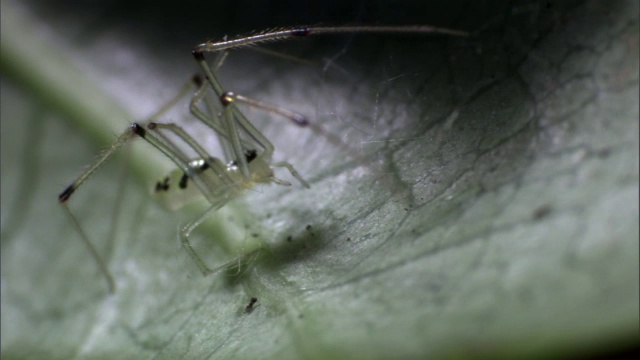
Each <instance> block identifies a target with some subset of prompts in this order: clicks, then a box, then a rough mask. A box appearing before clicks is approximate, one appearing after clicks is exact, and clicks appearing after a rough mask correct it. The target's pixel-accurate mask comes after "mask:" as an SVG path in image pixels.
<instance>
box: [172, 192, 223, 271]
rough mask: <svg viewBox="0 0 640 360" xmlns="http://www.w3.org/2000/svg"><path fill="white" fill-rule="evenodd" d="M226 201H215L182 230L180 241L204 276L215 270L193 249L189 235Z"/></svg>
mask: <svg viewBox="0 0 640 360" xmlns="http://www.w3.org/2000/svg"><path fill="white" fill-rule="evenodd" d="M226 203H227V199H223V200H220V201H217V202H215V203H213V204H212V205H211V206H210V207H209V208H208V209H207V210H205V212H204V213H202V214H201V215H200V216H198V217H197V218H196V219H195V220H193V221H192V222H190V223H189V224H187V225H186V226H185V227H184V228H182V230H181V231H180V241H181V243H182V246H183V247H184V249H185V250H186V251H187V254H189V256H190V257H191V259H192V260H193V262H194V263H196V266H197V267H198V269H199V270H200V272H202V275H204V276H207V275H210V274H212V273H213V272H214V270H211V269H209V267H207V265H206V264H205V263H204V261H202V259H201V258H200V256H199V255H198V253H196V251H195V250H194V249H193V247H192V246H191V243H190V242H189V235H190V234H191V232H192V231H193V230H194V229H195V228H197V227H198V226H200V224H202V223H203V222H204V221H205V220H206V219H207V218H208V217H209V216H210V215H211V214H212V213H214V212H215V211H216V210H218V209H220V208H221V207H222V206H224V204H226Z"/></svg>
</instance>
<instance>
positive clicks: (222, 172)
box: [147, 122, 233, 186]
mask: <svg viewBox="0 0 640 360" xmlns="http://www.w3.org/2000/svg"><path fill="white" fill-rule="evenodd" d="M147 128H149V129H151V130H155V129H165V130H167V131H171V132H172V133H174V134H175V135H176V136H178V137H179V138H180V139H182V141H184V142H185V143H186V144H187V145H189V147H191V148H192V149H193V150H195V151H196V153H197V154H198V155H199V156H200V157H201V158H202V159H203V160H204V161H205V162H206V163H207V165H208V166H209V167H210V168H211V169H212V170H213V172H214V173H215V174H216V175H217V177H218V178H219V179H220V180H222V182H223V183H224V184H225V185H227V186H230V185H231V184H232V183H233V180H232V179H231V178H230V177H229V175H228V174H227V171H226V169H225V168H224V167H222V166H221V165H220V164H219V162H216V161H214V160H213V158H211V157H210V156H209V154H208V153H207V151H206V150H205V149H204V148H203V147H202V146H200V144H198V142H197V141H196V140H195V139H194V138H193V137H191V135H189V134H188V133H187V132H186V131H184V129H182V128H181V127H180V126H178V125H176V124H172V123H169V124H160V123H154V122H152V123H149V124H148V125H147Z"/></svg>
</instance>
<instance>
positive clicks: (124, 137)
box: [58, 79, 193, 293]
mask: <svg viewBox="0 0 640 360" xmlns="http://www.w3.org/2000/svg"><path fill="white" fill-rule="evenodd" d="M192 82H193V79H192V80H190V81H189V82H187V83H186V84H185V85H183V86H182V87H181V89H180V90H179V91H178V93H177V94H176V96H174V97H173V98H172V99H170V100H169V101H168V102H167V103H166V104H165V105H164V106H162V107H161V108H160V109H159V110H158V111H157V112H156V113H154V114H153V115H151V116H150V118H149V119H150V120H151V119H155V118H157V117H159V116H161V115H162V114H163V113H165V112H166V111H167V110H169V109H170V108H171V107H173V106H174V105H175V104H176V103H177V102H178V101H179V100H180V99H181V98H182V97H184V96H185V95H187V94H188V93H189V92H190V91H191V88H192V85H191V84H192ZM140 132H143V133H144V132H146V131H144V128H142V126H141V125H138V124H133V125H132V126H130V127H128V128H127V129H126V130H125V131H123V132H122V134H120V135H119V136H118V137H117V138H116V140H115V141H114V143H113V144H111V146H110V147H109V148H107V149H106V150H104V151H103V152H102V153H101V154H100V155H99V156H98V158H97V159H96V160H95V161H94V162H93V163H92V164H91V166H89V168H87V169H86V170H85V171H84V172H82V174H80V176H78V178H77V179H76V180H74V181H73V182H72V183H71V184H70V185H69V186H67V187H66V188H65V189H64V190H63V191H62V192H61V193H60V194H59V195H58V202H59V203H60V205H61V206H62V208H63V210H64V212H65V213H66V214H67V216H68V217H69V218H70V220H71V223H72V225H73V227H74V228H75V229H76V231H77V232H78V234H79V235H80V238H81V240H82V242H83V243H84V244H85V245H86V246H87V249H88V250H89V253H90V255H91V257H92V258H93V259H94V261H95V262H96V264H98V268H99V270H100V272H101V273H102V275H103V276H104V278H105V279H106V281H107V285H108V288H109V292H111V293H113V292H114V291H115V281H114V279H113V276H112V275H111V273H110V272H109V270H108V268H107V266H106V263H105V262H104V261H103V260H102V258H101V257H100V256H99V255H98V251H97V249H96V247H95V246H94V245H93V243H92V242H91V240H90V239H89V236H88V235H87V233H86V232H85V231H84V229H83V228H82V226H81V225H80V223H79V222H78V220H77V219H76V217H75V216H74V215H73V213H72V212H71V209H70V208H69V205H68V201H69V199H70V198H71V196H72V195H73V194H74V193H75V192H76V190H78V189H79V188H80V187H81V186H82V184H84V182H85V181H87V180H88V179H89V178H90V177H91V176H92V175H93V174H94V173H95V171H96V170H97V169H98V168H100V167H101V166H102V165H103V164H104V163H105V162H106V161H107V160H108V159H109V158H111V156H113V154H115V153H116V152H117V151H118V150H119V149H120V148H121V147H122V146H123V145H125V144H126V143H128V142H129V141H130V140H131V139H133V138H135V137H136V135H140ZM174 153H175V152H174ZM176 157H177V158H180V156H178V155H176Z"/></svg>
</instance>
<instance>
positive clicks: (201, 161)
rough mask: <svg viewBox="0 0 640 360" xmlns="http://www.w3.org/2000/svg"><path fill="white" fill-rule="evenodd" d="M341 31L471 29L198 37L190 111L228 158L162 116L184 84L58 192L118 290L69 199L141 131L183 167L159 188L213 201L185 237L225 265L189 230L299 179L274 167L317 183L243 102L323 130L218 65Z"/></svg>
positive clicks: (424, 30) (427, 30)
mask: <svg viewBox="0 0 640 360" xmlns="http://www.w3.org/2000/svg"><path fill="white" fill-rule="evenodd" d="M339 33H402V34H410V33H416V34H446V35H452V36H468V33H466V32H464V31H459V30H453V29H446V28H439V27H433V26H421V25H417V26H333V27H329V26H311V27H296V28H291V29H278V30H270V31H265V32H262V33H258V34H255V35H251V36H245V37H238V38H234V39H231V40H226V39H225V40H224V41H220V42H206V43H202V44H200V45H197V46H196V47H195V48H194V50H193V55H194V57H195V59H196V61H197V62H198V64H199V65H200V67H201V69H202V72H203V74H204V76H205V81H202V79H201V78H200V77H199V76H195V77H194V78H193V79H192V80H193V83H195V84H196V85H197V87H198V89H197V91H196V92H195V94H194V95H193V97H192V99H191V104H190V111H191V113H192V114H193V115H194V116H195V117H196V118H197V119H199V120H200V121H201V122H202V123H204V124H205V125H207V126H208V127H209V128H211V129H212V130H213V132H214V133H215V134H216V135H217V136H218V138H219V142H220V144H221V147H222V149H223V152H224V155H225V158H226V159H225V160H226V162H225V161H222V160H220V159H218V158H216V157H213V156H211V155H210V154H209V153H207V151H206V150H205V149H204V148H203V147H202V146H201V145H200V144H199V143H198V142H197V141H196V140H195V139H194V138H193V137H192V136H191V135H189V134H188V133H187V132H186V131H184V130H183V129H182V128H181V127H180V126H179V125H176V124H173V123H164V124H163V123H158V122H157V119H158V117H160V116H161V115H162V114H163V113H164V112H165V111H167V110H168V109H169V108H171V107H172V106H173V105H174V104H175V103H176V102H177V100H178V99H179V98H180V97H182V96H184V95H186V94H187V93H188V92H189V89H190V88H189V87H184V88H183V90H182V91H180V93H179V94H178V95H177V96H176V97H175V98H174V99H172V100H171V101H170V102H168V103H167V104H166V105H165V106H163V107H162V108H161V109H160V110H159V111H158V112H157V113H156V114H154V115H153V116H151V117H150V118H149V119H147V121H145V122H140V123H137V122H136V123H133V124H132V125H131V126H129V127H128V128H127V129H126V130H125V131H124V132H123V133H122V134H121V135H119V136H118V138H117V139H116V141H115V142H114V143H113V144H112V145H111V147H109V148H108V149H107V150H105V151H104V152H103V153H102V154H101V155H100V156H99V157H98V159H97V160H96V161H95V162H94V163H93V164H92V165H91V166H90V167H89V168H88V169H87V170H85V171H84V172H83V173H82V174H80V176H79V177H78V178H77V179H76V180H75V181H74V182H73V183H71V185H69V186H68V187H67V188H65V189H64V191H62V193H60V195H59V196H58V200H59V202H60V203H61V205H62V207H63V208H64V209H65V212H66V213H67V214H68V215H69V217H70V218H71V221H72V224H73V226H74V227H75V228H76V230H77V231H78V233H79V234H80V236H81V238H82V240H83V241H84V243H85V244H86V245H87V247H88V249H89V252H90V253H91V256H92V257H93V258H94V259H95V261H96V263H97V264H98V266H99V268H100V271H101V273H102V274H103V275H104V277H105V278H106V280H107V282H108V286H109V290H110V291H111V292H113V291H115V282H114V280H113V277H112V275H111V273H110V272H109V270H108V268H107V266H106V264H105V263H104V261H103V260H102V259H101V257H100V256H99V255H98V253H97V251H96V249H95V247H94V246H93V245H92V243H91V241H90V240H89V237H88V236H87V234H86V232H85V231H84V230H83V229H82V227H81V226H80V224H79V222H78V221H77V219H76V218H75V217H74V216H73V215H72V213H71V211H70V210H69V208H68V206H67V201H68V200H69V199H70V197H71V195H72V194H73V193H74V192H75V191H76V190H77V189H78V188H79V187H80V186H81V185H82V184H83V183H84V182H85V181H86V180H87V179H88V178H89V177H90V176H91V175H92V174H93V173H94V171H95V170H96V169H97V168H98V167H100V166H101V165H102V164H103V163H104V162H105V161H106V160H107V159H108V158H110V157H111V156H112V155H113V154H114V153H115V152H116V151H117V150H118V149H119V148H120V147H121V146H122V145H124V144H125V143H127V142H128V141H129V140H131V139H133V138H136V137H139V138H142V139H144V140H145V141H147V142H148V143H149V144H151V145H152V146H153V147H155V148H156V149H157V150H159V151H160V152H162V153H163V154H164V155H166V156H167V157H168V158H169V159H170V160H171V161H172V162H174V163H175V165H176V166H177V167H178V170H176V171H174V172H172V173H171V174H170V175H168V176H166V177H165V178H163V179H161V180H160V181H158V182H157V183H156V184H155V187H154V192H155V193H156V195H157V196H158V197H160V198H163V197H165V198H166V197H172V196H173V194H179V195H180V196H179V197H180V198H181V199H188V198H190V197H191V195H194V194H199V195H200V196H204V197H205V198H206V200H207V201H208V203H209V207H208V209H207V210H206V211H204V213H202V214H201V215H200V216H198V217H197V218H196V219H194V220H193V221H191V222H189V223H188V224H187V225H185V226H184V227H183V228H182V229H181V230H180V239H181V242H182V245H183V247H184V249H185V251H187V253H188V254H189V256H190V257H191V258H192V259H193V261H194V263H195V265H196V266H197V267H198V269H199V270H200V272H202V274H203V275H204V276H207V275H210V274H212V273H215V272H217V271H218V270H220V268H221V267H218V268H213V269H212V268H210V267H208V266H207V265H206V264H205V262H204V261H203V260H202V259H201V258H200V256H199V255H198V254H197V253H196V251H195V250H194V249H193V247H192V246H191V244H190V243H189V235H190V234H191V232H192V231H193V230H194V229H195V228H197V227H198V226H199V225H200V224H202V222H203V221H205V220H206V219H207V217H209V215H211V214H212V213H213V212H215V211H216V210H218V209H220V208H221V207H222V206H224V205H225V204H227V203H228V202H229V201H231V200H232V199H234V198H236V197H238V196H240V195H241V194H242V193H243V192H244V191H245V190H247V189H250V188H252V187H254V186H256V185H257V184H268V183H275V184H277V185H283V186H290V185H291V183H289V182H287V181H284V180H281V179H279V178H277V177H276V176H275V173H274V170H273V168H279V167H282V168H286V169H287V170H288V171H289V172H290V173H291V175H292V176H293V177H295V178H296V179H297V180H298V181H299V182H300V183H301V184H302V185H303V186H304V187H307V188H309V184H308V183H307V182H306V181H305V180H304V179H303V178H302V177H301V176H300V175H299V174H298V172H297V171H296V170H295V169H294V167H293V166H292V165H291V164H289V163H287V162H275V163H274V162H273V160H272V155H273V152H274V146H273V144H272V143H271V142H270V141H269V139H267V138H266V137H265V136H264V135H263V134H262V133H261V132H260V131H259V130H258V129H256V128H255V127H254V126H253V124H252V123H251V122H250V121H249V119H247V117H246V116H245V115H244V114H243V113H242V112H241V111H240V109H239V108H238V107H237V105H236V103H242V104H245V105H248V106H250V107H254V108H257V109H262V110H265V111H268V112H271V113H274V114H277V115H279V116H283V117H285V118H287V119H289V120H290V121H292V122H293V123H294V124H296V125H298V126H301V127H311V128H312V129H314V130H315V131H316V132H318V133H323V132H322V131H320V128H319V127H318V126H317V125H314V124H313V123H311V122H310V121H309V120H308V119H307V118H306V117H304V116H302V115H300V114H298V113H295V112H292V111H289V110H286V109H283V108H281V107H278V106H275V105H272V104H268V103H265V102H262V101H258V100H255V99H252V98H249V97H245V96H243V95H240V94H235V93H233V92H230V91H227V90H225V89H224V87H223V86H222V84H221V83H220V81H219V80H218V77H217V75H216V72H217V70H218V68H219V67H220V66H221V65H222V63H223V61H224V59H225V57H226V55H227V52H228V51H229V50H230V49H233V48H237V47H241V46H248V45H256V44H260V43H264V42H269V41H276V40H285V39H291V38H300V37H307V36H310V35H320V34H339ZM213 52H217V53H218V54H219V55H218V58H217V59H216V60H215V61H214V62H213V64H209V62H207V60H206V59H205V53H213ZM211 91H212V92H213V93H214V94H215V98H214V99H210V96H208V93H210V92H211ZM203 100H204V103H206V105H207V106H206V108H207V109H206V111H203V110H202V109H201V108H200V103H201V102H203ZM167 134H172V135H171V136H172V137H173V140H172V138H170V137H168V136H167ZM175 139H177V140H178V141H176V140H175ZM334 141H335V139H334ZM179 142H182V143H183V144H182V145H181V146H182V147H181V146H180V144H179ZM183 147H187V148H190V149H191V150H192V151H194V152H195V153H197V154H198V158H196V159H192V158H190V157H188V156H187V155H186V154H185V153H184V151H183V150H182V148H183ZM165 200H166V199H165Z"/></svg>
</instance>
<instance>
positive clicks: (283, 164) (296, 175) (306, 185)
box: [271, 161, 311, 189]
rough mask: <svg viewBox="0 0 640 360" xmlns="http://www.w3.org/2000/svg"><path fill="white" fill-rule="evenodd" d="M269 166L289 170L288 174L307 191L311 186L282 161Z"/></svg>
mask: <svg viewBox="0 0 640 360" xmlns="http://www.w3.org/2000/svg"><path fill="white" fill-rule="evenodd" d="M271 166H276V167H283V168H287V170H289V172H290V173H291V175H293V177H295V178H296V179H298V181H299V182H300V184H302V185H303V186H304V187H306V188H307V189H308V188H310V187H311V186H309V183H308V182H306V181H305V180H304V179H303V178H302V176H300V174H298V172H297V171H296V169H294V167H293V165H291V164H289V163H288V162H286V161H282V162H278V163H275V164H271Z"/></svg>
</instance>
